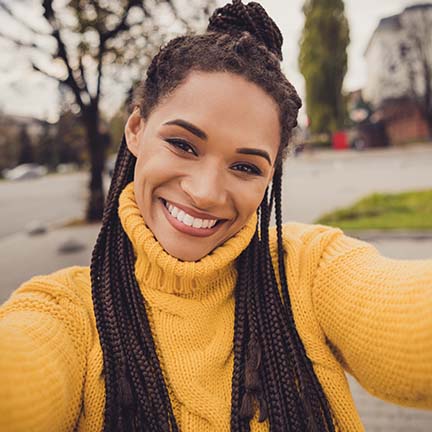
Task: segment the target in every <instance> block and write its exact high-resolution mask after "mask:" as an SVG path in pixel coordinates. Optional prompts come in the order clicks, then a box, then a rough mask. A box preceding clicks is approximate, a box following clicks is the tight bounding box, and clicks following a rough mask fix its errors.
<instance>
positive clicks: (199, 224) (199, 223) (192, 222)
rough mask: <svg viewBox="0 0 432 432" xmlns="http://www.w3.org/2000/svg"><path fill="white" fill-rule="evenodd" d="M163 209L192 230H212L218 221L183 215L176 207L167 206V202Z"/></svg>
mask: <svg viewBox="0 0 432 432" xmlns="http://www.w3.org/2000/svg"><path fill="white" fill-rule="evenodd" d="M165 207H166V208H167V209H168V211H169V212H170V214H171V215H172V216H174V217H175V218H176V219H177V220H178V221H180V222H182V223H184V224H185V225H187V226H191V227H193V228H201V229H203V228H207V229H208V228H212V227H214V226H215V225H216V222H217V221H218V220H217V219H200V218H194V217H193V216H191V215H189V214H187V213H185V212H184V211H183V210H180V209H178V208H177V207H175V206H173V205H172V204H169V203H168V202H165Z"/></svg>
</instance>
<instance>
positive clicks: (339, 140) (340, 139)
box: [332, 131, 349, 150]
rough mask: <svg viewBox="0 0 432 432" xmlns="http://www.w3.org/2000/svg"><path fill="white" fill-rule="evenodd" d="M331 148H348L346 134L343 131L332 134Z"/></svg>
mask: <svg viewBox="0 0 432 432" xmlns="http://www.w3.org/2000/svg"><path fill="white" fill-rule="evenodd" d="M332 148H333V149H334V150H346V149H348V148H349V142H348V135H347V133H346V132H345V131H338V132H335V133H334V134H333V136H332Z"/></svg>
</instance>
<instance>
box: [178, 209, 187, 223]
mask: <svg viewBox="0 0 432 432" xmlns="http://www.w3.org/2000/svg"><path fill="white" fill-rule="evenodd" d="M185 216H186V213H185V212H184V211H183V210H180V211H179V212H178V214H177V216H176V218H177V219H178V220H179V221H180V222H183V219H184V217H185Z"/></svg>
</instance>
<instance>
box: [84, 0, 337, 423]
mask: <svg viewBox="0 0 432 432" xmlns="http://www.w3.org/2000/svg"><path fill="white" fill-rule="evenodd" d="M281 47H282V35H281V33H280V31H279V29H278V28H277V26H276V25H275V23H274V22H273V20H272V19H271V18H270V17H269V16H268V15H267V14H266V12H265V11H264V9H263V8H262V6H260V5H259V4H258V3H255V2H251V3H249V4H247V5H245V4H243V3H242V2H241V1H240V0H234V1H233V3H232V4H228V5H226V6H224V7H223V8H219V9H217V10H216V11H215V13H214V14H213V16H212V17H211V18H210V21H209V26H208V32H207V33H206V34H204V35H200V36H183V37H180V38H176V39H174V40H172V41H171V42H170V43H168V45H167V46H166V47H164V48H163V49H161V51H160V52H159V53H158V54H157V55H156V56H155V57H154V58H153V61H152V63H151V65H150V67H149V68H148V72H147V79H146V80H145V81H144V82H143V85H142V86H141V88H140V89H139V90H138V92H137V93H136V96H137V99H136V101H135V105H136V106H139V108H140V112H141V115H142V116H143V117H144V118H146V117H147V116H148V115H150V113H151V111H152V109H154V108H155V106H156V105H157V104H158V102H159V101H160V99H161V98H162V97H164V96H166V95H167V94H169V93H170V92H171V91H173V90H174V89H175V88H176V87H177V86H179V85H180V84H181V83H182V82H183V81H184V80H185V79H186V77H187V75H188V74H189V73H190V71H192V70H201V71H204V72H206V71H207V72H217V71H220V72H221V71H223V72H231V73H236V74H239V75H241V76H243V77H244V78H245V79H247V80H248V81H251V82H253V83H255V84H257V85H258V86H260V87H261V88H263V89H264V90H265V91H266V92H267V93H268V94H269V95H270V96H271V97H273V99H274V100H275V101H276V103H277V105H278V107H279V115H280V124H281V146H280V149H279V150H280V151H279V153H278V158H277V160H276V163H275V164H276V168H277V169H276V171H275V175H274V178H273V187H272V189H271V193H270V203H269V202H268V200H269V196H268V195H269V194H268V191H267V192H266V194H265V196H264V198H263V201H262V203H261V205H260V207H259V209H258V225H257V230H256V232H255V234H254V236H253V238H252V240H251V242H250V244H249V246H248V247H247V248H246V249H245V251H243V253H242V254H241V255H240V257H239V258H238V260H237V263H236V267H237V274H238V278H237V284H236V287H235V318H234V340H233V351H234V369H233V377H232V407H231V430H232V431H236V432H246V431H249V430H250V420H251V418H252V417H253V416H254V415H255V412H254V407H255V402H256V403H257V405H258V409H259V421H264V420H266V419H268V421H269V422H270V428H271V430H273V431H296V432H300V431H315V430H319V431H331V432H332V431H333V430H334V425H333V421H332V416H331V410H330V407H329V406H328V403H327V400H326V398H325V395H324V392H323V390H322V388H321V386H320V383H319V381H318V379H317V377H316V375H315V373H314V370H313V366H312V363H311V362H310V360H309V359H308V358H307V355H306V352H305V349H304V347H303V344H302V342H301V339H300V337H299V335H298V333H297V330H296V327H295V322H294V317H293V313H292V309H291V304H290V299H289V289H288V283H287V280H286V268H285V262H286V258H285V255H284V250H283V241H282V238H283V236H282V212H281V176H282V170H281V161H282V159H283V156H284V154H285V151H286V149H287V146H288V142H289V139H290V136H291V133H292V129H293V128H294V127H295V125H296V124H297V123H296V117H297V112H298V109H299V108H300V106H301V101H300V98H299V97H298V95H297V93H296V91H295V89H294V87H293V86H292V85H291V84H290V82H289V81H288V80H287V79H286V78H285V76H284V75H283V74H282V72H281V70H280V63H279V61H280V60H281V59H282V51H281ZM135 162H136V160H135V157H134V156H133V155H132V154H131V153H130V152H129V151H128V149H127V146H126V142H125V140H124V139H123V141H122V143H121V146H120V150H119V155H118V158H117V162H116V166H115V169H114V175H113V181H112V183H111V186H110V190H109V193H108V198H107V203H106V207H105V210H104V215H103V220H102V228H101V230H100V233H99V236H98V238H97V241H96V245H95V248H94V250H93V254H92V262H91V280H92V296H93V304H94V311H95V317H96V323H97V328H98V332H99V339H100V343H101V346H102V351H103V361H104V379H105V393H106V396H105V416H104V430H105V431H120V432H121V431H128V432H129V431H143V430H145V431H177V430H178V426H177V423H176V419H175V417H174V413H173V408H172V405H171V401H170V398H169V394H168V390H167V386H166V384H165V381H164V377H163V373H162V369H161V366H160V361H159V359H158V355H157V352H156V347H155V344H154V340H153V336H152V332H151V326H150V322H149V319H148V316H147V312H146V302H145V299H144V298H143V296H142V294H141V291H140V288H139V285H138V282H137V280H136V277H135V254H134V251H133V247H132V244H131V242H130V240H129V239H128V237H127V235H126V233H125V232H124V230H123V228H122V226H121V223H120V220H119V217H118V214H117V211H118V204H119V203H118V201H119V196H120V194H121V192H122V191H123V189H124V188H125V186H126V185H127V184H128V183H129V182H131V181H132V180H133V176H134V168H135ZM273 204H275V214H276V226H277V228H276V231H277V250H278V256H277V269H278V276H279V280H280V284H278V282H277V278H276V274H275V268H276V265H275V268H274V266H273V263H272V259H271V254H270V243H269V221H270V214H271V209H272V205H273Z"/></svg>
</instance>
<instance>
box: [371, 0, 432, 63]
mask: <svg viewBox="0 0 432 432" xmlns="http://www.w3.org/2000/svg"><path fill="white" fill-rule="evenodd" d="M425 9H431V10H432V3H419V4H415V5H411V6H408V7H406V8H405V9H404V10H403V12H401V13H399V14H397V15H391V16H389V17H385V18H382V19H381V20H380V22H379V24H378V26H377V28H376V29H375V30H374V32H373V33H372V36H371V38H370V39H369V42H368V44H367V46H366V49H365V51H364V55H366V54H367V52H368V50H369V48H370V46H371V45H372V41H373V40H374V39H375V37H376V35H377V34H378V33H380V32H381V31H397V30H400V29H401V19H400V18H401V15H402V14H403V13H405V12H411V11H415V10H425Z"/></svg>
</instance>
